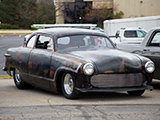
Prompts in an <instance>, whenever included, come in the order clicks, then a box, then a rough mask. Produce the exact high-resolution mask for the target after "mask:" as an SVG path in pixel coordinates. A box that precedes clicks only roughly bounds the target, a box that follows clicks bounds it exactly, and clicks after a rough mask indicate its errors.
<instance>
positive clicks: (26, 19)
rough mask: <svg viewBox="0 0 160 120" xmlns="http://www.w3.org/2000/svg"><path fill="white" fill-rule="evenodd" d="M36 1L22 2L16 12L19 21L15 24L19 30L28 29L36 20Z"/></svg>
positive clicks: (27, 0) (26, 0)
mask: <svg viewBox="0 0 160 120" xmlns="http://www.w3.org/2000/svg"><path fill="white" fill-rule="evenodd" d="M36 1H37V0H23V3H21V7H20V9H19V10H18V12H17V14H19V19H18V21H16V24H18V25H19V27H20V28H30V26H31V25H32V24H33V23H35V22H36V20H37V4H36Z"/></svg>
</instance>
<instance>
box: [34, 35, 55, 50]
mask: <svg viewBox="0 0 160 120" xmlns="http://www.w3.org/2000/svg"><path fill="white" fill-rule="evenodd" d="M36 48H41V49H53V41H52V38H51V37H49V36H44V35H39V36H38V39H37V42H36Z"/></svg>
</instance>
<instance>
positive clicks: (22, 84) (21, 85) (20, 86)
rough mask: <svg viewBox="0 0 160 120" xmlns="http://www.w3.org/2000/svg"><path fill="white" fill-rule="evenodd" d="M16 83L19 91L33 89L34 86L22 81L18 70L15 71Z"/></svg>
mask: <svg viewBox="0 0 160 120" xmlns="http://www.w3.org/2000/svg"><path fill="white" fill-rule="evenodd" d="M13 77H14V83H15V85H16V87H17V88H18V89H26V88H32V86H31V85H30V84H28V83H26V82H24V80H23V79H22V76H21V72H20V71H19V70H18V69H16V68H15V69H14V71H13Z"/></svg>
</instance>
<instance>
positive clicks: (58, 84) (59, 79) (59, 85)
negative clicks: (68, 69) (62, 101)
mask: <svg viewBox="0 0 160 120" xmlns="http://www.w3.org/2000/svg"><path fill="white" fill-rule="evenodd" d="M64 73H65V72H64V71H61V72H59V73H58V76H57V78H56V84H57V91H58V92H60V93H61V92H62V87H61V79H62V77H63V74H64Z"/></svg>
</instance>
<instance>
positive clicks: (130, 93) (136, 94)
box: [127, 90, 145, 96]
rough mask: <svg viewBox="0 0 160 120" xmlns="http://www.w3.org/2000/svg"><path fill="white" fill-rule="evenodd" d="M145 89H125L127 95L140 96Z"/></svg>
mask: <svg viewBox="0 0 160 120" xmlns="http://www.w3.org/2000/svg"><path fill="white" fill-rule="evenodd" d="M144 91H145V90H137V91H127V92H128V94H129V95H132V96H141V95H142V94H143V93H144Z"/></svg>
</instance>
